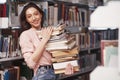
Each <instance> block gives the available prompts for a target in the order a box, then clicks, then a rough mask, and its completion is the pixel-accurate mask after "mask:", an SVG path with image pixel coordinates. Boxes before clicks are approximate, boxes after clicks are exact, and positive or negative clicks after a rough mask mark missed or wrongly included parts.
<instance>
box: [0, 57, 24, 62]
mask: <svg viewBox="0 0 120 80" xmlns="http://www.w3.org/2000/svg"><path fill="white" fill-rule="evenodd" d="M21 59H23V57H22V56H18V57H11V58H2V59H0V62H5V61H13V60H14V61H15V60H21Z"/></svg>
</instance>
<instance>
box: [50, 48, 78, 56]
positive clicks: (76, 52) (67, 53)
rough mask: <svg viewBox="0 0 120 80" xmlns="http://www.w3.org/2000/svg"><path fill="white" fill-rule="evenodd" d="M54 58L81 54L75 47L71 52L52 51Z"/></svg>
mask: <svg viewBox="0 0 120 80" xmlns="http://www.w3.org/2000/svg"><path fill="white" fill-rule="evenodd" d="M50 53H51V54H52V56H53V57H63V56H64V57H65V56H73V55H76V54H78V53H79V51H78V47H77V46H75V47H73V48H72V49H71V50H53V51H50Z"/></svg>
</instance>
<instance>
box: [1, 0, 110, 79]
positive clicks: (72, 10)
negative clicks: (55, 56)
mask: <svg viewBox="0 0 120 80" xmlns="http://www.w3.org/2000/svg"><path fill="white" fill-rule="evenodd" d="M28 1H33V0H26V1H24V0H16V1H12V2H11V1H8V3H9V12H8V13H9V14H8V15H9V19H8V22H9V25H10V26H11V27H10V29H9V28H7V29H1V33H2V34H7V35H8V34H9V32H10V31H11V32H18V33H17V38H16V39H18V38H19V34H20V33H19V31H20V28H17V29H12V28H14V27H19V21H18V16H19V14H20V12H21V10H22V8H23V5H24V4H25V3H26V2H28ZM95 1H96V2H98V3H95ZM35 2H36V4H37V5H38V6H40V7H41V8H42V9H43V11H44V12H45V22H44V26H51V25H52V26H56V25H57V24H61V23H65V24H66V26H67V27H66V29H65V30H66V32H67V33H68V34H73V35H75V36H76V41H77V43H76V45H78V46H79V57H80V59H79V66H80V71H78V72H75V73H74V74H73V75H69V76H65V75H62V76H61V77H60V78H59V80H66V79H67V80H80V79H83V80H89V73H90V72H91V71H92V70H93V69H94V68H95V67H96V66H97V65H98V64H100V46H99V42H100V39H101V38H100V37H101V36H100V35H99V34H102V33H103V34H104V31H100V30H98V31H93V30H89V29H88V27H89V22H90V19H89V17H90V14H91V13H92V12H93V11H94V9H95V8H96V7H97V6H99V5H102V0H100V1H98V0H88V1H87V0H80V1H79V0H76V2H74V1H73V0H36V1H35ZM53 13H54V16H53ZM8 15H7V16H8ZM107 31H108V30H106V32H107ZM14 35H16V33H15V34H14ZM98 35H99V38H98ZM13 44H16V43H13ZM17 46H18V45H17ZM12 53H13V51H12ZM0 61H1V62H4V61H5V62H6V61H7V62H9V61H12V62H13V63H15V61H17V62H24V61H23V58H22V56H20V57H12V58H11V57H10V58H3V59H0ZM18 65H19V64H18ZM19 66H20V65H19ZM20 68H21V69H23V68H22V67H20ZM30 76H31V74H30Z"/></svg>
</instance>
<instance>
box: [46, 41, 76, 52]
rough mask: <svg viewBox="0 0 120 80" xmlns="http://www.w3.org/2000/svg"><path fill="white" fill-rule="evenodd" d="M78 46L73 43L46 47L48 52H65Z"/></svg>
mask: <svg viewBox="0 0 120 80" xmlns="http://www.w3.org/2000/svg"><path fill="white" fill-rule="evenodd" d="M75 44H76V41H73V42H71V43H70V44H67V45H65V44H63V45H62V44H61V45H58V44H56V45H55V46H46V50H65V49H72V48H73V47H74V46H75Z"/></svg>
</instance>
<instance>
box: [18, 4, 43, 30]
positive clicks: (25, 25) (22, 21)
mask: <svg viewBox="0 0 120 80" xmlns="http://www.w3.org/2000/svg"><path fill="white" fill-rule="evenodd" d="M30 7H34V8H35V9H37V10H38V11H39V12H40V14H41V15H42V19H41V27H43V21H44V20H43V16H44V12H43V11H42V9H40V8H39V7H38V6H37V5H36V4H35V3H34V2H29V3H27V4H26V5H25V6H24V8H23V10H22V12H21V14H20V18H19V20H20V25H21V29H22V31H24V30H27V29H30V28H31V25H30V24H29V23H28V22H27V20H26V15H25V13H26V10H27V9H29V8H30Z"/></svg>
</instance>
